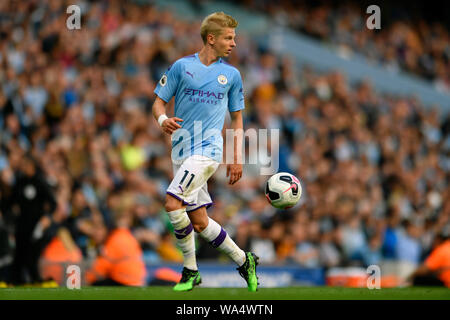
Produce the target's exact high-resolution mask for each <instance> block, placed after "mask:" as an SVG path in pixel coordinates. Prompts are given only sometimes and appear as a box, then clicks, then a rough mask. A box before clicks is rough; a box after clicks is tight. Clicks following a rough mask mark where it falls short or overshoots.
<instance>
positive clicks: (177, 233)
mask: <svg viewBox="0 0 450 320" xmlns="http://www.w3.org/2000/svg"><path fill="white" fill-rule="evenodd" d="M192 230H194V227H193V226H192V223H189V225H188V226H187V227H186V228H183V229H179V230H174V233H175V237H177V239H183V238H184V237H186V236H188V235H189V234H190V233H191V232H192Z"/></svg>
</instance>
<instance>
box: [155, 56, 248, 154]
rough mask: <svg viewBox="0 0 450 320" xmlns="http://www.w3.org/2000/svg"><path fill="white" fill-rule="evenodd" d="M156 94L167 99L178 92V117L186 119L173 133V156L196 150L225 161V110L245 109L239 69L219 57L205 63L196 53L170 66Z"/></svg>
mask: <svg viewBox="0 0 450 320" xmlns="http://www.w3.org/2000/svg"><path fill="white" fill-rule="evenodd" d="M155 94H156V95H158V97H160V98H161V99H162V100H164V101H165V102H169V101H170V99H171V98H172V96H175V117H178V118H181V119H183V120H184V121H183V122H179V124H180V125H181V126H182V128H181V129H178V130H176V131H175V132H174V133H173V134H172V160H174V161H175V162H178V161H180V160H183V159H185V158H187V157H189V156H191V155H194V154H197V155H203V156H206V157H209V158H212V159H214V160H216V161H218V162H222V153H223V138H222V129H223V124H224V121H225V115H226V112H227V110H228V111H230V112H234V111H238V110H241V109H244V92H243V87H242V78H241V74H240V72H239V70H237V69H236V68H235V67H233V66H231V65H230V64H228V63H226V62H225V61H223V60H222V59H220V58H219V60H218V61H216V62H215V63H213V64H211V65H209V66H206V65H204V64H203V63H202V62H201V61H200V59H199V57H198V53H195V54H193V55H190V56H187V57H183V58H181V59H179V60H177V61H176V62H175V63H173V64H172V65H171V66H170V67H169V68H168V69H167V71H166V72H165V73H164V75H163V76H162V78H161V80H160V81H159V82H158V85H157V86H156V88H155Z"/></svg>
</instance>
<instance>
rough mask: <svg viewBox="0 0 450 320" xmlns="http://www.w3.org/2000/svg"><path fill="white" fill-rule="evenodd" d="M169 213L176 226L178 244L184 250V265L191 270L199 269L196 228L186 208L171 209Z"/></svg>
mask: <svg viewBox="0 0 450 320" xmlns="http://www.w3.org/2000/svg"><path fill="white" fill-rule="evenodd" d="M167 214H168V215H169V220H170V222H171V223H172V225H173V228H174V233H175V237H176V238H177V245H178V246H179V247H180V249H181V251H182V252H183V258H184V262H183V266H184V267H186V268H188V269H190V270H198V267H197V259H196V257H195V238H194V232H193V231H194V228H193V226H192V223H191V220H189V216H188V215H187V213H186V208H184V209H178V210H175V211H171V212H168V213H167Z"/></svg>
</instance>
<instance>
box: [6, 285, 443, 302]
mask: <svg viewBox="0 0 450 320" xmlns="http://www.w3.org/2000/svg"><path fill="white" fill-rule="evenodd" d="M0 300H450V289H446V288H431V287H412V288H385V289H379V290H375V289H374V290H369V289H359V288H340V287H287V288H261V289H259V290H258V291H257V292H248V291H247V289H246V288H201V287H200V288H198V287H197V288H194V290H192V291H189V292H174V291H173V290H172V288H171V287H165V286H161V287H159V286H151V287H145V288H132V287H83V288H81V289H80V290H69V289H66V288H48V289H47V288H45V289H44V288H22V287H16V288H4V289H0Z"/></svg>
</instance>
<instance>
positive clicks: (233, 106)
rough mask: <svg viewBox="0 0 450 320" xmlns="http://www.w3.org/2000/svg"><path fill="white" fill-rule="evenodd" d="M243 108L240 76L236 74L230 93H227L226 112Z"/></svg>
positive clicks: (242, 89) (242, 90)
mask: <svg viewBox="0 0 450 320" xmlns="http://www.w3.org/2000/svg"><path fill="white" fill-rule="evenodd" d="M244 108H245V103H244V88H243V86H242V77H241V74H240V73H239V72H238V73H237V74H236V75H235V76H234V78H233V83H232V84H231V88H230V91H228V110H229V111H230V112H234V111H239V110H242V109H244Z"/></svg>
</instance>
